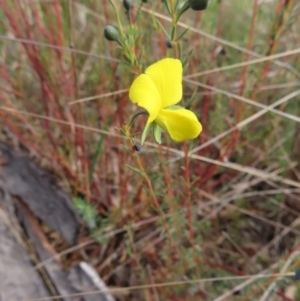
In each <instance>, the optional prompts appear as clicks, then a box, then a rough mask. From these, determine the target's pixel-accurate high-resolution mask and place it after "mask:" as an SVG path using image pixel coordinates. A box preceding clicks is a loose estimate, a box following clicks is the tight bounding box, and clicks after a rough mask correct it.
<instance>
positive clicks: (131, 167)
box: [126, 164, 144, 177]
mask: <svg viewBox="0 0 300 301" xmlns="http://www.w3.org/2000/svg"><path fill="white" fill-rule="evenodd" d="M126 166H127V167H129V168H130V169H132V170H133V171H135V172H136V173H138V174H139V175H140V176H142V177H144V174H143V172H142V171H141V170H139V169H138V168H135V167H133V166H131V165H129V164H126Z"/></svg>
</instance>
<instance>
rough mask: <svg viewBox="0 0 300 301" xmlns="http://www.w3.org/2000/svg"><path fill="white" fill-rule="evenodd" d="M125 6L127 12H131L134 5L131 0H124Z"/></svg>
mask: <svg viewBox="0 0 300 301" xmlns="http://www.w3.org/2000/svg"><path fill="white" fill-rule="evenodd" d="M123 6H124V8H125V10H126V11H127V12H129V11H130V9H131V6H132V2H131V0H123Z"/></svg>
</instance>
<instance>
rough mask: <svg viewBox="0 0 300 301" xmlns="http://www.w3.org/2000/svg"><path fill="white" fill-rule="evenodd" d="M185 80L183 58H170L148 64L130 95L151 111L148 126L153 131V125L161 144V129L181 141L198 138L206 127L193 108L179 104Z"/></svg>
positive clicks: (134, 84)
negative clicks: (203, 127) (181, 59)
mask: <svg viewBox="0 0 300 301" xmlns="http://www.w3.org/2000/svg"><path fill="white" fill-rule="evenodd" d="M181 82H182V64H181V62H180V60H177V59H171V58H166V59H163V60H160V61H158V62H156V63H155V64H153V65H151V66H150V67H148V68H147V69H146V71H145V73H143V74H140V75H139V76H138V77H137V78H136V79H135V80H134V82H133V83H132V85H131V87H130V90H129V98H130V99H131V101H132V102H133V103H137V104H138V105H139V106H140V107H142V108H144V109H145V110H146V111H148V113H149V118H148V121H147V125H146V128H147V129H148V130H149V129H150V128H151V127H153V129H154V136H155V138H156V140H157V141H158V142H159V143H160V138H159V137H158V136H160V128H161V129H163V130H165V131H167V132H168V133H169V134H170V136H171V138H172V139H173V140H174V141H177V142H179V141H184V140H188V139H194V138H196V137H197V136H198V135H199V134H200V132H201V131H202V126H201V124H200V122H199V121H198V119H197V117H196V115H195V114H194V113H193V112H192V111H190V110H186V109H184V108H182V107H179V106H175V104H177V103H178V102H179V101H180V100H181V98H182V83H181ZM146 128H145V129H146ZM148 130H147V131H148ZM155 132H156V133H157V132H159V134H158V135H157V134H155ZM142 140H143V139H142ZM142 142H143V141H142Z"/></svg>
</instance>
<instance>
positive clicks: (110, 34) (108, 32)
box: [104, 25, 120, 42]
mask: <svg viewBox="0 0 300 301" xmlns="http://www.w3.org/2000/svg"><path fill="white" fill-rule="evenodd" d="M104 37H105V38H106V39H107V40H108V41H115V42H118V41H119V39H120V36H119V31H118V29H117V28H116V27H114V26H112V25H107V26H105V28H104Z"/></svg>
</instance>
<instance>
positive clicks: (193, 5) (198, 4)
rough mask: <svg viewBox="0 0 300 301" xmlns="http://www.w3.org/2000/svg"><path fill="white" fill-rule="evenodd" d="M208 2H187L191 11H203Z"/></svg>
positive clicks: (195, 0) (196, 0)
mask: <svg viewBox="0 0 300 301" xmlns="http://www.w3.org/2000/svg"><path fill="white" fill-rule="evenodd" d="M208 3H209V0H189V5H190V8H191V9H192V10H204V9H206V8H207V5H208Z"/></svg>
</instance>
